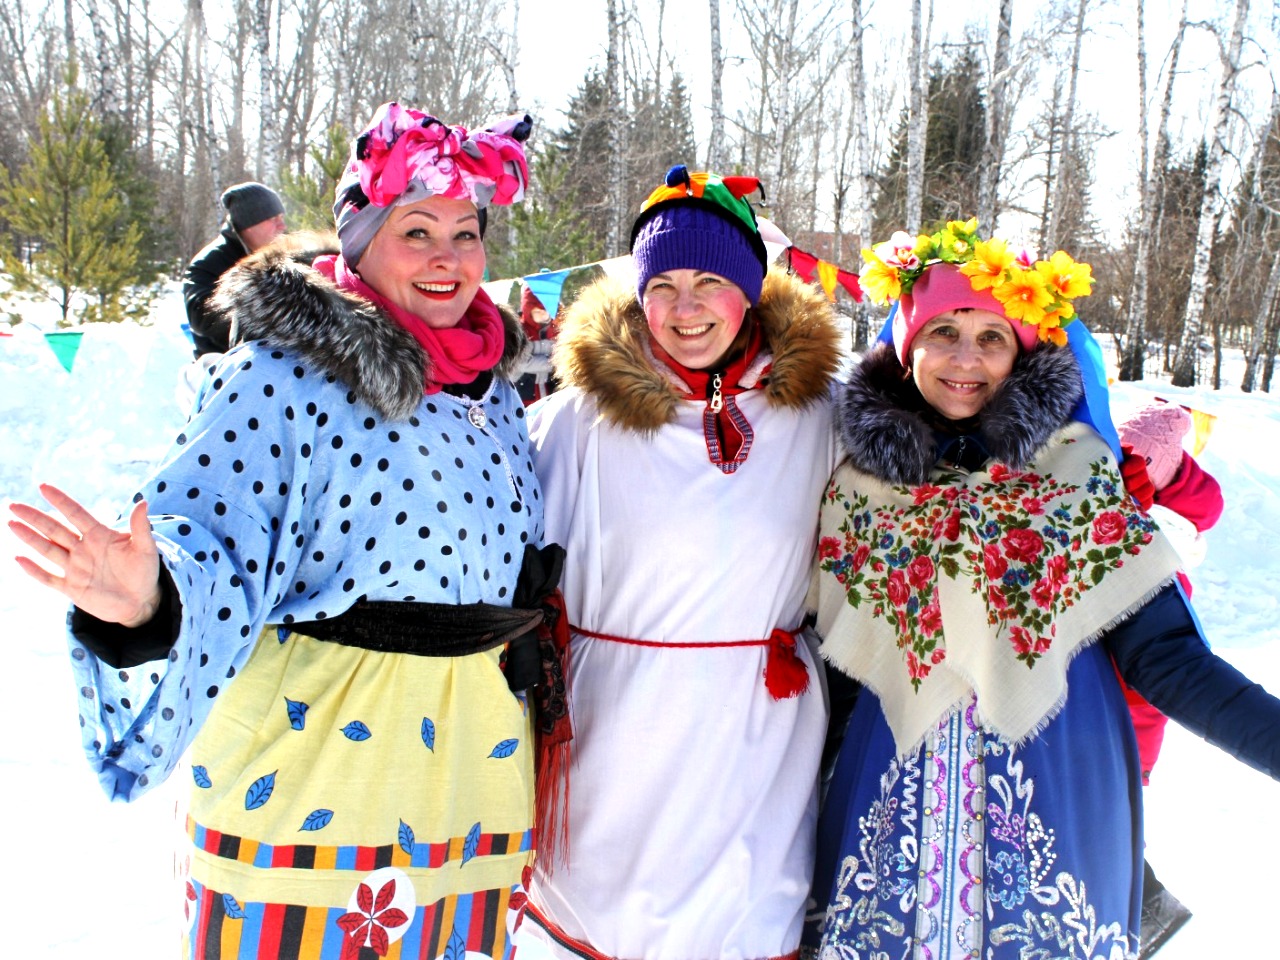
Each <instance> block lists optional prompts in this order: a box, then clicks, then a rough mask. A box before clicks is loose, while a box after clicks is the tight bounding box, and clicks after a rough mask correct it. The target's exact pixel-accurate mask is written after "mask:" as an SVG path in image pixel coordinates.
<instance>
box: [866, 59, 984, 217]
mask: <svg viewBox="0 0 1280 960" xmlns="http://www.w3.org/2000/svg"><path fill="white" fill-rule="evenodd" d="M983 82H984V77H983V70H982V68H981V66H980V65H979V64H978V61H977V57H976V54H975V53H974V52H973V51H972V50H970V49H965V50H963V51H962V52H961V53H960V54H959V55H958V56H957V57H956V58H955V59H954V60H953V61H951V62H949V63H944V62H942V61H939V62H936V63H935V64H934V65H933V69H932V70H931V72H930V75H929V94H928V96H929V110H928V116H929V125H928V127H927V129H926V132H925V152H924V177H925V181H924V194H923V198H922V205H921V211H920V224H921V229H922V230H926V229H929V228H931V227H932V226H934V225H938V224H941V223H943V222H945V221H947V220H955V219H963V218H967V217H970V216H972V215H973V214H974V212H975V211H976V210H977V208H978V186H979V183H978V172H979V170H980V167H981V162H982V152H983V150H984V149H985V146H986V123H987V119H986V117H987V107H986V93H985V91H984V89H983V86H982V84H983ZM907 120H908V117H907V113H906V111H905V110H904V111H903V113H902V115H901V117H900V118H899V120H898V125H897V129H896V130H895V131H894V138H893V150H892V151H891V152H890V154H889V156H888V158H887V160H886V162H885V166H884V168H883V169H882V170H881V171H880V175H879V177H878V178H877V179H878V180H879V182H880V190H879V193H878V196H877V198H876V203H875V207H874V214H873V219H874V227H873V230H872V236H873V237H876V238H879V237H885V236H888V235H889V233H891V232H892V231H894V230H899V229H902V228H903V226H904V225H905V223H906V215H907V212H906V203H907V126H908V124H907ZM990 226H991V225H990V224H984V225H983V228H984V230H986V229H990Z"/></svg>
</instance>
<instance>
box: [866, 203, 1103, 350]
mask: <svg viewBox="0 0 1280 960" xmlns="http://www.w3.org/2000/svg"><path fill="white" fill-rule="evenodd" d="M862 259H863V260H864V261H865V262H866V266H865V267H864V269H863V271H862V274H861V275H860V277H859V280H860V281H861V283H862V289H863V290H865V291H866V292H867V295H868V296H869V297H870V298H871V301H872V302H873V303H876V304H880V305H881V306H883V305H884V304H886V303H889V302H890V301H891V300H900V299H901V298H902V296H903V295H904V294H908V293H910V292H911V288H912V287H913V286H914V285H915V283H916V281H917V280H919V279H920V277H921V275H923V274H924V272H925V271H926V270H927V269H929V267H931V266H933V265H934V264H937V263H950V264H954V265H956V266H957V267H958V268H959V270H960V272H961V273H962V274H964V275H965V276H966V277H968V278H969V283H970V285H971V286H972V287H973V289H974V290H975V291H982V290H987V291H990V293H991V295H992V296H993V297H995V299H996V300H997V301H998V302H999V304H1000V306H1001V307H1003V309H1004V313H1005V316H1006V317H1007V318H1008V319H1009V320H1012V321H1016V322H1018V323H1021V324H1024V325H1026V326H1028V327H1034V328H1035V330H1036V335H1037V338H1038V339H1039V340H1042V341H1047V342H1050V343H1054V344H1057V345H1058V346H1060V347H1061V346H1065V345H1066V343H1067V333H1066V331H1065V330H1064V329H1063V327H1065V326H1066V325H1067V324H1069V323H1071V321H1073V320H1074V319H1076V312H1075V305H1074V304H1073V302H1072V301H1074V300H1075V299H1076V298H1077V297H1085V296H1088V295H1089V293H1090V292H1091V287H1092V285H1093V269H1092V267H1090V266H1089V264H1087V263H1077V262H1076V261H1075V260H1073V259H1072V258H1071V257H1070V256H1069V255H1068V254H1066V253H1064V252H1063V251H1061V250H1059V251H1057V252H1056V253H1054V254H1053V255H1052V256H1051V257H1050V258H1049V259H1048V260H1035V261H1033V260H1032V259H1031V255H1030V254H1029V253H1028V252H1027V251H1026V250H1023V251H1021V252H1020V253H1017V254H1015V253H1014V252H1013V251H1012V250H1010V249H1009V246H1008V244H1007V243H1006V242H1005V241H1004V240H1002V239H1000V238H998V237H992V238H991V239H989V240H983V239H981V238H979V236H978V220H977V218H976V217H974V218H971V219H969V220H951V221H949V222H948V223H947V225H946V227H944V228H943V229H942V230H939V231H937V232H936V233H932V234H928V235H924V234H921V235H920V236H918V237H915V238H912V237H911V235H910V234H908V233H906V232H905V231H902V230H899V231H898V232H897V233H895V234H893V236H891V237H890V238H889V239H888V240H886V241H885V242H883V243H878V244H876V245H875V246H874V247H872V248H871V249H869V250H866V249H864V250H863V251H862Z"/></svg>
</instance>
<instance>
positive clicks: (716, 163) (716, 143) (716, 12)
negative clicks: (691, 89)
mask: <svg viewBox="0 0 1280 960" xmlns="http://www.w3.org/2000/svg"><path fill="white" fill-rule="evenodd" d="M855 2H856V0H855ZM707 9H708V10H709V11H710V13H711V139H710V141H709V142H708V143H707V169H708V170H713V171H715V172H716V173H720V174H723V173H726V172H727V171H726V170H725V166H726V164H727V162H728V157H727V156H726V154H725V142H724V86H723V79H724V54H723V53H722V52H721V50H720V0H707Z"/></svg>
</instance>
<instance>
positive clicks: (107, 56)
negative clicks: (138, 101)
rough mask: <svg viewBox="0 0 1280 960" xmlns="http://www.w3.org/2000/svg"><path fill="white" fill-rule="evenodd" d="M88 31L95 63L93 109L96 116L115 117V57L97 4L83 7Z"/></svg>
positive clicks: (117, 101) (118, 110) (117, 108)
mask: <svg viewBox="0 0 1280 960" xmlns="http://www.w3.org/2000/svg"><path fill="white" fill-rule="evenodd" d="M85 14H86V15H87V16H88V18H89V29H90V31H92V33H93V46H94V51H95V60H96V61H97V66H98V69H97V76H96V78H95V79H96V86H97V90H96V91H95V92H94V98H93V109H94V111H95V112H96V113H98V114H105V115H107V116H116V115H118V114H119V112H120V98H119V96H118V95H117V91H116V57H115V51H114V50H113V49H112V47H111V40H110V39H109V38H108V37H107V30H106V27H105V26H103V23H102V11H101V10H100V9H99V8H98V5H97V4H93V3H91V4H89V5H88V6H86V7H85Z"/></svg>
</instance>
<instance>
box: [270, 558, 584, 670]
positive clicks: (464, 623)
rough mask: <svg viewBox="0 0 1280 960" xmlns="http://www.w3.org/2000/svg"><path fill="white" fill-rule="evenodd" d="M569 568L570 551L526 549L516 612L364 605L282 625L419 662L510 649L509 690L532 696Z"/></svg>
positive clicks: (471, 606)
mask: <svg viewBox="0 0 1280 960" xmlns="http://www.w3.org/2000/svg"><path fill="white" fill-rule="evenodd" d="M563 566H564V550H563V548H561V547H560V546H559V545H558V544H554V543H552V544H547V545H546V546H545V547H541V548H539V547H534V546H532V545H531V544H526V545H525V548H524V557H523V558H522V563H521V566H520V575H519V577H518V578H517V581H516V588H515V594H514V596H513V597H512V605H511V606H510V607H499V606H495V605H493V604H491V603H459V604H454V603H417V602H401V601H396V600H357V601H356V603H355V605H354V606H352V607H351V608H350V609H348V610H346V611H344V612H343V613H341V614H339V615H338V616H336V617H330V618H328V619H325V620H308V621H305V622H302V623H290V624H284V625H283V626H285V627H286V628H287V629H289V630H293V631H294V632H296V633H301V634H304V635H305V636H308V637H315V638H316V639H317V640H324V641H328V642H331V643H340V644H343V645H344V646H348V647H359V648H360V649H362V650H374V651H377V652H380V653H407V654H411V655H413V656H418V657H465V656H467V655H469V654H472V653H481V652H483V651H485V650H492V649H493V648H494V647H500V646H502V645H503V644H507V645H508V646H507V650H506V655H505V657H504V660H503V670H504V671H505V673H506V676H507V685H508V686H509V687H510V688H511V689H512V690H516V691H519V690H527V689H528V688H530V687H532V686H535V685H537V684H538V683H540V682H542V681H543V679H544V677H543V674H544V664H543V659H544V655H543V652H542V651H541V650H540V649H539V640H538V628H539V627H541V626H542V625H543V624H544V623H546V622H548V621H547V617H548V614H550V615H551V616H552V617H554V616H556V612H555V610H554V608H552V607H548V606H546V602H547V599H548V598H549V597H550V596H551V594H552V593H553V592H554V591H555V588H556V584H557V583H559V582H560V572H561V569H562V568H563ZM544 632H545V629H544Z"/></svg>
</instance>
